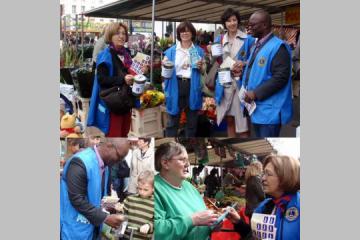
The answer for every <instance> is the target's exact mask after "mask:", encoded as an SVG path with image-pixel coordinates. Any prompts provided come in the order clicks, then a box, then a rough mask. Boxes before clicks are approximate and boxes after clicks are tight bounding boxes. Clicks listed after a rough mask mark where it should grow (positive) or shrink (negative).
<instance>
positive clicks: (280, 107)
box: [242, 36, 292, 124]
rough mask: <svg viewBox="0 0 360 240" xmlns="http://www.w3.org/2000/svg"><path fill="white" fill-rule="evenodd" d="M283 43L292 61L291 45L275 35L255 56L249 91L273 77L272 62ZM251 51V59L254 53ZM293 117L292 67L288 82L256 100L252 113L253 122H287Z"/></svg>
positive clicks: (245, 72) (246, 69)
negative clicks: (268, 95)
mask: <svg viewBox="0 0 360 240" xmlns="http://www.w3.org/2000/svg"><path fill="white" fill-rule="evenodd" d="M281 45H284V46H285V47H286V49H287V50H288V52H289V61H290V62H291V51H290V47H289V46H288V45H287V44H286V43H285V42H284V41H282V40H281V39H280V38H278V37H276V36H273V37H272V38H271V39H270V40H268V42H266V43H265V45H264V46H263V47H262V48H261V49H260V51H259V52H258V54H257V56H256V57H255V60H254V63H253V65H252V67H251V72H250V75H249V81H248V86H247V87H246V86H245V87H246V88H247V90H248V91H251V90H254V89H256V88H257V87H258V86H260V85H261V84H263V83H264V82H266V81H268V80H269V79H270V78H271V77H272V73H271V62H272V60H273V58H274V56H275V55H276V53H277V52H278V50H279V48H280V46H281ZM253 52H254V51H253V50H252V51H251V55H250V59H251V56H252V54H253ZM247 71H248V65H247V66H246V68H245V71H244V74H243V81H242V82H243V84H244V79H245V77H246V75H247ZM291 118H292V96H291V67H290V71H289V80H288V83H287V84H286V85H285V86H284V87H283V88H282V89H281V90H280V91H278V92H276V93H275V94H273V95H272V96H270V97H269V98H267V99H265V100H263V101H259V100H257V101H256V109H255V111H254V112H253V114H252V115H251V122H252V123H255V124H286V123H288V122H289V121H290V120H291Z"/></svg>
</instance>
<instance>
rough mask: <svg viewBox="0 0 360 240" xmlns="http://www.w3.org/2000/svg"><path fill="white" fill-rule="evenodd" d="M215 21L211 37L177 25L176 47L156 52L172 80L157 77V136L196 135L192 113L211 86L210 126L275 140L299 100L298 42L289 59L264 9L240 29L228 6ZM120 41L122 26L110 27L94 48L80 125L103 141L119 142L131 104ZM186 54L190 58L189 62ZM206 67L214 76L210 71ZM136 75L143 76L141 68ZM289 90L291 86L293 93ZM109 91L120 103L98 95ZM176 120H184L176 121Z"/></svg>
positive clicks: (126, 54)
mask: <svg viewBox="0 0 360 240" xmlns="http://www.w3.org/2000/svg"><path fill="white" fill-rule="evenodd" d="M220 20H221V22H222V25H223V27H224V29H221V28H219V29H218V30H217V31H216V32H215V33H207V32H206V31H202V30H199V31H197V30H196V29H195V27H194V25H193V24H192V23H191V22H188V21H185V22H182V23H180V24H179V25H178V27H177V29H176V38H177V42H176V43H175V44H173V45H172V46H167V47H166V48H164V49H163V59H162V63H165V62H166V61H171V62H173V64H174V71H173V73H172V76H171V77H170V78H163V84H162V88H163V91H164V93H165V105H166V113H167V123H166V126H165V129H164V135H165V136H166V137H174V136H179V135H180V134H183V135H185V137H199V134H200V132H201V131H200V130H199V123H201V121H200V120H199V112H200V111H201V110H202V109H203V96H204V87H205V86H209V85H212V87H213V89H212V90H211V88H210V87H209V88H208V89H210V91H213V92H212V94H213V97H214V99H215V108H216V125H218V126H220V125H221V124H222V123H225V125H226V134H227V136H228V137H240V138H247V137H249V136H256V137H279V136H280V130H281V128H282V126H284V125H286V124H288V123H290V122H291V121H292V120H294V117H295V118H297V121H296V126H295V127H297V126H298V125H299V124H300V123H299V110H298V109H299V106H298V104H297V107H296V109H295V110H296V112H295V115H296V116H294V114H293V112H294V110H293V104H294V103H293V94H294V95H295V96H296V97H299V93H298V92H299V89H300V88H299V72H300V70H299V64H298V63H299V59H300V58H299V46H300V45H299V44H297V46H296V55H294V57H293V58H292V55H293V53H292V51H293V50H292V48H291V47H290V46H289V45H288V44H287V43H286V42H285V41H284V40H282V39H280V38H278V37H277V36H275V35H274V34H273V32H272V21H271V17H270V14H269V13H268V12H266V11H264V10H258V11H256V12H254V13H253V14H252V15H251V17H250V18H249V20H248V26H247V28H246V30H245V28H244V27H243V26H241V25H240V15H239V13H238V12H237V11H236V10H234V9H232V8H228V9H226V10H225V11H224V13H223V15H222V17H221V19H220ZM240 29H241V30H240ZM128 39H129V33H128V28H127V26H126V25H124V24H122V23H111V24H109V25H108V26H106V27H105V28H104V33H103V35H101V36H100V38H99V40H98V41H97V42H96V44H95V50H94V54H93V64H94V65H93V69H94V71H95V70H96V74H95V79H94V86H93V91H92V95H91V99H90V109H89V113H88V119H87V126H95V127H97V128H99V129H100V130H101V131H102V132H103V133H104V134H105V135H106V136H107V137H127V135H128V133H129V130H130V123H131V109H132V108H134V107H135V105H136V97H134V96H133V95H132V94H131V86H132V84H133V82H134V75H136V73H134V71H132V69H131V68H130V67H131V64H132V56H131V51H130V50H129V49H128V48H127V47H126V45H127V41H128ZM156 39H157V38H156ZM212 44H220V45H221V48H222V54H221V55H220V56H212V55H213V53H212V50H211V49H212V48H211V45H212ZM156 46H157V45H156ZM190 52H191V56H193V55H195V56H197V57H195V58H194V57H191V56H190ZM192 61H196V62H192ZM292 61H294V63H295V64H294V67H295V68H294V69H295V70H294V74H293V73H292V71H293V68H292ZM224 62H232V64H231V65H230V70H231V80H230V82H229V83H227V84H224V83H223V82H222V80H221V79H220V78H219V74H217V72H218V71H219V70H220V69H221V66H222V64H223V63H224ZM214 65H216V66H214ZM211 69H213V72H214V73H215V74H210V71H211ZM142 71H143V72H144V74H145V75H146V74H149V66H148V65H147V66H144V67H143V68H142ZM295 78H296V81H293V79H295ZM204 79H205V80H206V79H207V80H208V82H209V83H211V82H212V84H208V83H206V82H205V81H204ZM292 85H296V86H297V87H296V89H295V91H294V89H293V86H292ZM114 91H118V96H119V97H118V99H121V100H117V101H115V100H114V99H110V97H106V96H108V95H110V93H113V92H114ZM296 100H298V99H296ZM297 102H298V101H297ZM182 115H184V116H186V118H185V119H186V120H185V121H181V120H180V119H181V117H182ZM180 123H181V124H180ZM180 128H181V129H184V132H183V133H182V132H181V131H179V130H180ZM252 130H253V131H254V132H251V131H252ZM200 137H204V136H200ZM205 137H206V136H205Z"/></svg>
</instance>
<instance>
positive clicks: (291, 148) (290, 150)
mask: <svg viewBox="0 0 360 240" xmlns="http://www.w3.org/2000/svg"><path fill="white" fill-rule="evenodd" d="M268 140H269V142H270V143H271V144H272V145H273V147H274V148H275V149H276V150H277V151H278V153H279V154H283V155H290V156H292V157H295V158H300V138H268Z"/></svg>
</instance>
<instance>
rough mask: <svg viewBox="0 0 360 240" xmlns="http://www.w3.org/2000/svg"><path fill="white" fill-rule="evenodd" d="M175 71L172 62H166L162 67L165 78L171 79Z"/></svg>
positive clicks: (162, 74)
mask: <svg viewBox="0 0 360 240" xmlns="http://www.w3.org/2000/svg"><path fill="white" fill-rule="evenodd" d="M173 71H174V64H173V63H172V62H171V61H166V62H164V64H163V65H162V66H161V76H162V77H163V78H171V77H172V75H173Z"/></svg>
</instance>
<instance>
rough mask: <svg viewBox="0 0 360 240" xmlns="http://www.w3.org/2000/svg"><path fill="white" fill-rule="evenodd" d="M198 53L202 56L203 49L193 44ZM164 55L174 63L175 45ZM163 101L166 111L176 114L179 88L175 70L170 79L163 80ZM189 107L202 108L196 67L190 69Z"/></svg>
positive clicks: (198, 75)
mask: <svg viewBox="0 0 360 240" xmlns="http://www.w3.org/2000/svg"><path fill="white" fill-rule="evenodd" d="M195 47H196V50H197V51H198V54H199V56H200V57H201V58H203V57H204V51H203V50H202V49H201V48H200V47H199V46H195ZM165 56H166V57H167V58H168V59H169V60H170V61H172V62H173V63H175V56H176V45H174V46H172V47H170V48H169V49H168V50H166V51H165ZM164 92H165V103H166V112H167V113H168V114H170V115H178V114H179V113H180V110H179V104H178V100H179V89H178V81H177V79H176V70H175V71H173V75H172V77H171V78H170V79H166V80H165V89H164ZM189 104H190V106H189V107H190V109H191V110H199V109H201V108H202V88H201V81H200V72H199V70H198V69H192V70H191V80H190V99H189Z"/></svg>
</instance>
